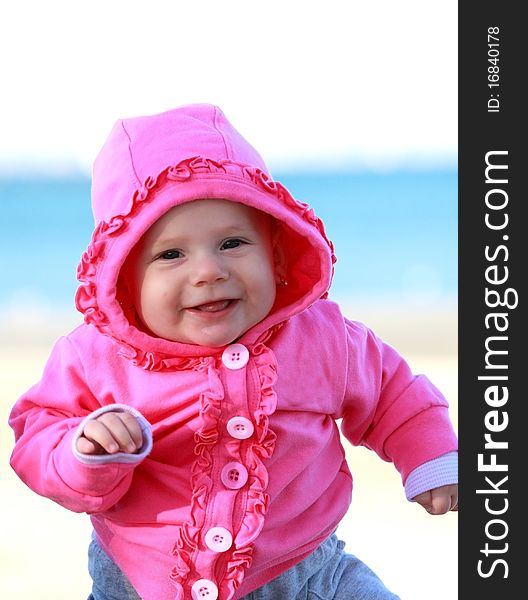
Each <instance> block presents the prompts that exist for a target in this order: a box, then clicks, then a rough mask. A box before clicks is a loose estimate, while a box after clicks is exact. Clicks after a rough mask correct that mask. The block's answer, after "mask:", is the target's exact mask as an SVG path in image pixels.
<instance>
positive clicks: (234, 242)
mask: <svg viewBox="0 0 528 600" xmlns="http://www.w3.org/2000/svg"><path fill="white" fill-rule="evenodd" d="M245 243H246V242H244V240H241V239H239V238H231V239H229V240H226V241H225V242H224V243H223V244H222V246H221V248H222V250H231V249H232V248H239V247H240V246H242V245H243V244H245Z"/></svg>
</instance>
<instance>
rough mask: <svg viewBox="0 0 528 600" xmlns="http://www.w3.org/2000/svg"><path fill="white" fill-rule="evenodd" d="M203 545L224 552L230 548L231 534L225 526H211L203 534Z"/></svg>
mask: <svg viewBox="0 0 528 600" xmlns="http://www.w3.org/2000/svg"><path fill="white" fill-rule="evenodd" d="M204 540H205V545H206V546H207V547H208V548H209V550H212V551H213V552H225V551H226V550H229V548H231V544H232V543H233V536H232V535H231V533H230V532H229V531H228V530H227V529H226V528H225V527H211V529H209V531H208V532H207V533H206V534H205V538H204Z"/></svg>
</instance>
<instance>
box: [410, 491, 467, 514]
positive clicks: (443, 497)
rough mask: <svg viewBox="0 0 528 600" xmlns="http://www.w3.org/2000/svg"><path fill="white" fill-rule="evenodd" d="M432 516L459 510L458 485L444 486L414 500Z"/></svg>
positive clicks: (419, 495) (424, 493)
mask: <svg viewBox="0 0 528 600" xmlns="http://www.w3.org/2000/svg"><path fill="white" fill-rule="evenodd" d="M413 500H414V501H415V502H418V504H421V505H422V506H423V507H424V508H425V510H426V511H427V512H428V513H430V514H431V515H443V514H445V513H446V512H448V511H450V510H453V511H456V510H458V485H443V486H441V487H437V488H434V489H433V490H429V491H428V492H423V493H422V494H418V496H415V497H414V498H413Z"/></svg>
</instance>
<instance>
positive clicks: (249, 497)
mask: <svg viewBox="0 0 528 600" xmlns="http://www.w3.org/2000/svg"><path fill="white" fill-rule="evenodd" d="M211 197H212V198H226V199H229V200H233V201H238V202H243V203H246V204H248V205H250V206H253V207H255V208H258V209H260V210H263V211H265V212H268V213H270V214H271V215H273V216H274V217H275V219H276V220H277V221H278V223H279V224H280V227H281V228H282V235H283V239H284V246H285V248H286V255H287V257H288V276H287V279H288V282H289V285H288V286H287V287H286V288H281V289H280V290H278V293H277V301H276V304H275V306H274V308H273V310H272V312H271V313H270V315H268V317H266V319H264V321H262V322H261V323H259V324H257V325H256V326H255V327H253V328H252V329H251V330H249V331H247V332H246V333H245V334H244V335H243V336H242V337H241V338H240V339H239V340H236V342H235V343H233V344H231V345H230V346H227V347H226V348H206V347H201V346H193V345H185V344H180V343H177V342H172V341H167V340H163V339H160V338H155V337H152V336H150V335H148V334H147V333H144V332H143V331H142V330H141V329H140V328H139V327H137V326H136V324H137V321H136V320H135V314H134V312H133V310H132V309H131V307H130V302H127V298H126V294H125V291H124V290H125V288H124V286H123V285H122V282H121V279H120V269H121V266H122V264H123V261H124V260H125V258H126V256H127V254H128V252H129V251H130V249H131V248H132V246H133V245H134V244H135V243H136V242H137V240H139V238H140V237H141V235H142V234H143V233H144V232H145V231H146V230H147V229H148V228H149V227H150V225H151V224H152V223H154V221H156V220H157V219H158V218H159V217H160V216H161V215H162V214H164V213H165V212H166V211H167V210H168V209H169V208H170V207H172V206H174V205H177V204H180V203H182V202H186V201H189V200H192V199H195V198H211ZM93 208H94V215H95V219H96V229H95V231H94V234H93V238H92V241H91V244H90V246H89V248H88V250H87V251H86V252H85V254H84V255H83V257H82V260H81V264H80V266H79V271H78V276H79V279H80V281H81V286H80V288H79V292H78V294H77V298H76V300H77V306H78V308H79V310H80V311H81V312H82V313H83V314H84V317H85V324H83V325H81V326H80V327H78V328H77V329H75V330H74V331H73V332H71V333H70V334H69V335H67V336H65V337H63V338H61V339H59V340H58V342H57V343H56V345H55V347H54V349H53V351H52V353H51V356H50V358H49V361H48V363H47V366H46V369H45V372H44V374H43V377H42V379H41V381H40V382H39V383H38V384H36V385H35V386H34V387H32V388H31V389H30V390H29V391H28V392H27V393H26V394H24V395H23V396H22V397H21V398H20V399H19V400H18V402H17V403H16V405H15V406H14V408H13V410H12V413H11V417H10V424H11V426H12V427H13V429H14V432H15V437H16V445H15V449H14V451H13V455H12V461H11V464H12V466H13V468H14V469H15V471H16V472H17V473H18V474H19V476H20V477H21V479H22V480H23V481H24V482H25V483H26V484H27V485H28V486H30V487H31V488H32V489H33V490H34V491H35V492H37V493H38V494H41V495H43V496H46V497H48V498H51V499H52V500H54V501H56V502H58V503H59V504H61V505H63V506H65V507H66V508H68V509H70V510H73V511H77V512H87V513H89V514H90V516H91V520H92V522H93V525H94V529H95V531H96V534H97V537H98V541H99V543H100V545H101V546H102V547H103V549H104V550H105V551H106V552H107V553H108V554H109V555H110V556H111V557H112V558H113V559H114V560H115V562H116V563H117V564H118V565H119V566H120V567H121V569H122V570H123V571H124V572H125V574H126V575H127V576H128V578H129V579H130V581H131V583H132V584H133V586H134V587H135V588H136V589H137V591H138V593H139V594H140V596H141V597H142V598H144V599H145V600H166V599H167V598H177V599H183V598H191V597H192V598H194V597H197V596H196V594H197V589H198V588H199V587H200V586H204V585H205V586H206V587H207V589H208V590H210V591H211V594H212V595H210V596H209V597H210V598H211V600H213V599H214V598H215V597H216V595H217V597H218V598H220V599H221V600H228V599H230V598H239V597H240V596H242V595H244V594H246V593H248V592H249V591H251V590H252V589H255V588H257V587H259V586H260V585H263V584H264V583H266V582H267V581H269V580H270V579H272V578H274V577H276V576H277V575H279V574H280V573H282V572H283V571H284V570H286V569H287V568H289V567H290V566H292V565H294V564H295V563H297V562H298V561H299V560H301V559H302V558H304V557H305V556H306V555H307V554H308V553H309V552H311V551H312V550H313V549H314V548H315V547H316V546H317V545H318V544H319V543H321V542H322V541H323V540H324V539H325V538H326V537H327V536H328V535H329V534H330V533H331V532H332V530H333V529H334V528H335V527H336V526H337V524H338V523H339V521H340V519H341V518H342V517H343V515H344V514H345V512H346V511H347V509H348V507H349V504H350V501H351V492H352V476H351V474H350V471H349V469H348V466H347V464H346V461H345V455H344V451H343V448H342V446H341V442H340V433H339V429H338V426H337V424H336V419H342V425H341V429H342V432H343V434H344V435H345V436H346V437H347V438H348V440H349V441H350V442H351V443H352V444H354V445H359V444H361V445H364V446H367V447H369V448H371V449H372V450H374V451H375V452H376V453H377V454H378V455H379V456H380V457H381V458H382V459H383V460H387V461H392V462H393V463H394V465H395V467H396V468H397V469H398V471H399V472H400V473H401V476H402V481H403V482H404V483H405V482H406V481H407V479H408V477H409V474H411V473H416V472H417V470H418V471H419V470H420V469H421V468H422V466H423V465H429V469H431V468H432V469H433V470H434V465H435V461H434V459H436V458H438V457H441V456H445V455H446V454H447V453H450V452H452V451H454V450H456V447H457V441H456V437H455V433H454V431H453V428H452V425H451V423H450V421H449V418H448V412H447V402H446V400H445V399H444V398H443V396H442V395H441V393H440V392H439V391H438V390H437V389H436V388H435V387H434V386H433V385H432V384H431V383H430V382H429V381H428V380H427V379H426V378H425V377H423V376H414V375H413V374H412V373H411V372H410V370H409V367H408V365H407V364H406V362H405V361H404V360H403V359H402V357H401V356H400V355H399V354H398V353H397V352H396V351H395V350H394V349H392V348H391V347H390V346H388V345H386V344H384V343H383V342H382V341H381V340H380V339H378V338H377V337H376V336H375V335H374V334H373V333H372V332H371V331H370V330H368V329H367V328H366V327H365V326H363V325H361V324H359V323H355V322H351V321H348V320H347V319H345V318H344V317H343V316H342V314H341V312H340V310H339V308H338V306H337V305H336V304H334V303H333V302H331V301H330V300H327V299H325V298H326V295H327V292H328V289H329V286H330V282H331V277H332V268H333V267H332V264H333V261H334V258H333V251H332V245H331V243H330V242H329V241H328V240H327V238H326V235H325V233H324V229H323V226H322V224H321V222H320V221H319V219H317V217H316V216H315V215H314V214H313V211H312V210H311V209H310V208H309V207H308V206H307V205H305V204H302V203H299V202H297V201H296V200H294V199H293V198H292V197H291V195H290V194H289V192H288V191H287V190H286V189H285V188H284V187H283V186H281V185H280V184H279V183H277V182H275V181H273V180H272V179H271V176H270V175H269V173H268V172H267V170H266V167H265V165H264V163H263V161H262V159H261V158H260V156H259V155H258V154H257V152H256V151H255V150H254V149H253V148H252V147H251V146H250V145H249V144H248V143H247V141H246V140H244V139H243V138H242V137H241V136H240V134H239V133H238V132H237V131H236V130H235V129H234V128H233V127H232V126H231V125H230V124H229V122H228V121H227V120H226V119H225V117H224V115H223V114H222V112H221V111H220V110H219V109H218V108H216V107H212V106H209V105H192V106H187V107H182V108H179V109H176V110H173V111H169V112H167V113H163V114H161V115H155V116H151V117H140V118H136V119H128V120H124V121H120V122H118V123H117V124H116V125H115V127H114V129H113V131H112V133H111V134H110V137H109V139H108V140H107V142H106V144H105V146H104V147H103V149H102V151H101V153H100V155H99V156H98V158H97V160H96V162H95V165H94V174H93ZM321 298H323V299H321ZM108 410H123V411H130V412H132V413H133V414H135V415H136V416H137V418H138V419H139V421H140V423H141V425H142V428H143V431H144V445H143V448H142V449H141V451H140V452H139V453H138V454H135V455H127V454H119V455H112V456H111V457H109V456H87V455H81V454H79V453H78V452H77V451H76V449H75V441H76V439H77V438H78V436H79V435H80V434H81V432H82V428H83V425H84V422H85V421H86V419H93V418H94V417H95V416H97V415H98V414H100V413H101V412H104V411H108ZM430 461H433V462H432V463H431V462H430ZM431 465H433V466H432V467H431ZM452 482H453V481H451V480H447V481H446V480H444V481H442V482H441V483H452ZM439 484H440V483H439Z"/></svg>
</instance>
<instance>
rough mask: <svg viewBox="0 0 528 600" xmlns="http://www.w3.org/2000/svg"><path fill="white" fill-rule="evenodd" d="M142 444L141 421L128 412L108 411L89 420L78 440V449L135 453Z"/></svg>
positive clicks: (83, 452)
mask: <svg viewBox="0 0 528 600" xmlns="http://www.w3.org/2000/svg"><path fill="white" fill-rule="evenodd" d="M142 445H143V434H142V432H141V428H140V426H139V423H138V421H137V419H136V417H134V416H133V415H131V414H130V413H127V412H107V413H104V414H102V415H100V416H99V417H97V418H96V419H94V420H93V421H88V423H86V425H85V427H84V431H83V434H82V436H81V437H80V438H79V439H78V440H77V450H78V451H79V452H81V453H82V454H115V453H116V452H126V453H128V454H133V453H134V452H137V451H138V450H139V449H140V448H141V446H142Z"/></svg>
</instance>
